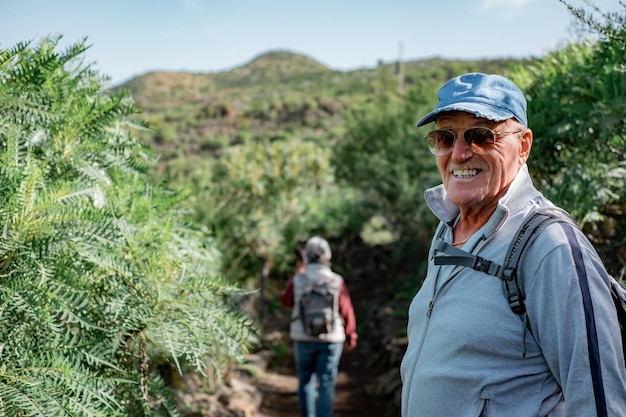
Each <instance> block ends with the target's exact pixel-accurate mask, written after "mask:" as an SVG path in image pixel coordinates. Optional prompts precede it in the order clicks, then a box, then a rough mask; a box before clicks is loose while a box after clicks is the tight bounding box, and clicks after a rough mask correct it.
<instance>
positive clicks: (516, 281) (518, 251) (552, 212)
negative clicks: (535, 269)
mask: <svg viewBox="0 0 626 417" xmlns="http://www.w3.org/2000/svg"><path fill="white" fill-rule="evenodd" d="M554 222H566V223H569V224H571V225H572V226H574V227H578V226H577V225H576V223H575V222H574V220H573V219H572V218H571V217H570V215H569V214H568V213H567V212H566V211H565V210H563V209H560V208H558V207H545V208H540V209H538V210H537V211H536V212H534V213H533V215H531V216H530V217H529V218H528V219H527V220H526V221H525V222H524V223H523V224H522V225H521V226H520V228H519V229H518V231H517V233H516V234H515V238H514V239H513V240H512V241H511V243H510V245H509V248H508V250H507V252H506V256H505V258H504V266H502V265H499V264H496V263H495V262H492V261H489V260H487V259H484V258H481V257H480V256H476V255H472V254H470V253H469V252H466V251H464V250H462V249H458V248H455V247H454V246H452V245H450V244H448V243H445V242H444V241H443V239H442V237H443V228H442V229H441V230H440V232H439V235H438V238H437V239H436V241H435V242H434V250H435V252H440V253H443V254H444V255H437V256H435V257H434V262H435V265H461V266H465V267H470V268H472V269H475V270H477V271H481V272H484V273H487V274H490V275H494V276H496V277H498V278H500V279H501V280H502V286H503V289H504V293H505V295H506V297H507V299H508V302H509V306H510V307H511V310H513V312H514V313H516V314H518V315H519V316H520V317H521V318H522V321H523V322H524V326H525V328H529V324H528V319H527V317H526V306H525V304H524V300H525V299H526V296H525V294H524V282H523V278H524V277H523V274H521V273H519V271H518V263H519V261H520V259H521V258H522V255H523V254H524V250H525V249H526V248H527V247H529V246H530V245H531V244H532V243H533V242H534V240H535V239H536V238H537V236H539V234H540V233H541V232H542V231H543V230H544V229H545V228H546V227H547V226H548V225H549V224H552V223H554ZM576 268H577V270H578V269H579V268H584V265H576ZM580 272H581V271H579V273H580ZM610 280H611V283H610V285H611V288H610V290H611V298H612V299H613V303H614V304H615V309H616V311H617V320H618V323H619V328H620V334H621V338H622V350H623V355H624V361H626V285H625V284H623V283H619V282H617V280H615V279H614V278H613V277H612V276H610Z"/></svg>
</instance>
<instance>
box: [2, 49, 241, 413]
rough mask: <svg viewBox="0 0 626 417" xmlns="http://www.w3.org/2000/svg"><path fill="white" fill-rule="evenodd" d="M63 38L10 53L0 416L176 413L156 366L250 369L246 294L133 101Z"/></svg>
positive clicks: (5, 66) (6, 55)
mask: <svg viewBox="0 0 626 417" xmlns="http://www.w3.org/2000/svg"><path fill="white" fill-rule="evenodd" d="M57 43H58V38H57V39H46V40H43V41H42V42H41V43H40V44H39V45H37V46H36V47H31V46H30V45H29V44H18V45H16V46H15V47H13V48H11V49H7V50H1V51H0V79H2V82H1V83H0V145H1V146H0V189H1V190H2V192H1V193H0V199H1V201H0V222H1V224H2V236H1V238H0V398H2V401H0V414H2V415H7V416H22V415H24V416H26V415H28V416H46V417H49V416H65V415H67V416H70V415H71V416H78V415H80V416H103V415H106V416H123V415H133V416H157V415H176V414H177V412H176V409H175V407H174V406H173V401H172V399H171V393H170V392H169V391H168V389H167V388H166V387H164V385H163V383H162V381H161V379H160V377H159V376H158V374H157V373H156V370H155V366H156V365H158V364H160V363H162V362H163V361H166V362H170V363H172V364H175V365H176V366H177V367H178V369H179V370H181V371H182V369H183V368H186V367H191V368H192V369H195V370H196V371H198V372H207V371H209V370H210V369H211V366H215V367H217V368H219V367H220V366H221V362H222V361H224V360H226V359H227V358H239V357H240V356H241V354H242V349H244V348H245V346H246V344H247V339H248V336H249V332H250V326H249V324H248V323H247V321H246V319H245V318H244V317H243V316H242V315H241V314H240V313H238V312H237V310H236V309H235V308H234V307H233V305H232V301H231V300H232V299H233V296H235V295H239V294H241V290H240V289H238V288H235V287H232V286H229V285H227V284H226V283H225V282H224V281H223V280H222V279H221V278H219V253H218V252H217V251H216V248H215V245H214V243H213V241H212V239H211V236H210V235H209V234H208V233H207V232H206V231H205V230H203V229H202V228H200V227H198V226H197V225H195V224H193V223H191V222H189V221H188V220H186V219H188V218H189V215H188V213H185V212H184V211H182V209H181V207H182V204H181V203H182V201H181V197H180V196H179V195H178V194H177V193H176V192H173V191H172V190H167V189H165V188H163V187H162V186H160V185H153V184H150V182H149V176H148V172H149V170H150V168H151V166H152V165H153V161H152V160H151V157H150V154H149V152H147V150H146V149H145V148H143V147H142V146H140V145H139V144H138V143H137V142H136V141H135V140H134V139H133V137H132V136H131V135H130V128H132V127H133V124H131V123H130V122H129V119H128V117H129V116H130V115H132V114H134V113H136V112H137V111H138V109H137V108H136V107H135V105H134V104H133V102H132V100H131V99H130V97H129V96H128V94H127V93H125V92H121V93H117V94H107V93H104V92H103V90H102V85H103V84H104V82H105V81H106V78H104V77H101V76H99V75H98V74H97V73H94V72H92V71H91V70H90V67H89V66H85V65H83V64H82V61H81V60H80V58H81V55H82V53H83V52H84V51H85V49H86V46H85V44H84V42H81V43H78V44H76V45H72V46H70V47H69V48H67V49H66V50H65V51H64V52H61V53H59V52H57V51H56V46H57ZM138 127H141V126H138Z"/></svg>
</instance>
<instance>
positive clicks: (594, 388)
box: [400, 73, 626, 417]
mask: <svg viewBox="0 0 626 417" xmlns="http://www.w3.org/2000/svg"><path fill="white" fill-rule="evenodd" d="M438 98H439V103H438V104H437V106H436V107H435V109H434V110H433V111H432V112H430V113H428V114H427V115H426V116H424V117H423V118H422V119H421V120H419V121H418V122H417V126H423V125H426V124H428V123H431V122H434V123H435V124H436V130H433V131H431V132H430V133H429V134H428V135H427V136H426V142H427V145H428V147H429V149H430V151H431V152H432V153H433V154H434V156H435V157H436V158H437V165H438V167H439V172H440V174H441V178H442V182H443V184H441V185H439V186H437V187H434V188H431V189H428V190H426V192H425V199H426V202H427V203H428V205H429V207H430V209H431V210H432V211H433V213H434V214H435V216H437V217H438V218H439V220H440V224H439V228H438V231H437V233H436V235H435V239H433V246H432V247H431V251H430V254H429V263H428V272H427V276H426V278H425V280H424V283H423V284H422V287H421V289H420V290H419V291H418V293H417V295H416V296H415V298H414V299H413V301H412V303H411V306H410V308H409V319H408V327H407V331H408V347H407V351H406V353H405V355H404V357H403V360H402V364H401V369H400V371H401V377H402V383H403V387H402V416H403V417H424V416H428V417H450V416H454V417H465V416H467V417H475V416H489V417H511V416H515V417H545V416H549V417H556V416H566V417H592V416H598V417H599V416H626V376H625V372H624V358H623V355H622V344H621V340H620V332H619V327H618V322H617V318H616V310H615V307H614V305H613V303H612V300H611V295H610V291H609V287H610V281H609V276H608V274H607V272H606V270H605V268H604V266H603V265H602V262H601V260H600V259H599V257H598V255H597V254H596V252H595V250H594V248H593V247H592V245H591V243H590V242H589V241H588V239H587V238H586V237H585V235H584V234H583V233H582V232H581V231H580V230H579V229H578V228H576V227H572V225H570V224H565V223H552V224H550V225H549V226H547V227H546V228H545V229H544V230H543V232H541V234H539V236H538V238H537V239H536V240H535V241H534V243H533V244H532V245H531V246H530V247H528V248H527V249H526V251H525V256H524V257H523V258H522V260H521V264H520V269H519V270H520V271H521V273H522V274H523V275H524V288H525V292H526V299H525V305H526V315H525V316H520V315H518V314H515V313H514V312H513V311H512V309H511V306H510V305H509V302H508V300H507V298H506V297H505V296H504V293H503V286H502V285H503V284H502V281H501V280H500V279H498V278H496V277H494V276H492V275H488V274H486V273H484V272H481V271H480V270H476V269H473V267H466V266H459V265H437V264H436V263H435V259H434V258H435V252H436V251H435V250H434V246H435V245H434V244H435V243H436V242H435V241H436V240H437V239H438V237H439V236H440V237H441V239H442V240H443V241H444V242H446V243H447V245H449V246H447V247H448V248H450V247H451V246H453V247H456V248H457V249H462V250H463V251H465V252H466V253H468V254H474V255H479V256H480V257H481V258H484V259H485V260H489V261H493V262H496V263H498V264H499V265H503V264H504V263H505V259H504V257H505V252H506V250H507V247H508V246H509V243H510V241H511V240H512V239H513V237H514V236H515V234H516V231H517V229H518V227H519V226H520V225H521V224H522V223H523V222H524V220H526V219H527V218H528V217H529V216H530V215H531V214H532V213H533V212H534V211H536V210H537V209H538V208H540V207H550V206H552V207H554V206H553V204H552V203H551V202H550V201H548V200H547V199H546V198H545V197H543V195H542V194H541V193H540V192H539V191H538V190H537V189H536V188H535V187H534V186H533V184H532V181H531V177H530V175H529V172H528V167H527V165H526V161H527V159H528V156H529V154H530V149H531V145H532V142H533V134H532V132H531V130H530V129H529V128H528V126H527V118H526V117H527V116H526V99H525V98H524V95H523V93H522V91H520V89H519V88H518V87H517V86H516V85H515V84H513V83H512V82H511V81H510V80H508V79H506V78H504V77H501V76H499V75H485V74H479V73H470V74H464V75H461V76H459V77H456V78H454V79H452V80H450V81H448V82H447V83H446V84H444V85H443V86H442V87H441V88H440V90H439V93H438ZM546 111H548V109H546ZM416 146H417V145H416ZM479 269H480V268H479ZM525 324H526V325H525Z"/></svg>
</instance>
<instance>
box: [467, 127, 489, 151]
mask: <svg viewBox="0 0 626 417" xmlns="http://www.w3.org/2000/svg"><path fill="white" fill-rule="evenodd" d="M463 136H464V138H465V142H466V143H467V144H468V146H470V148H472V150H475V149H478V150H485V149H486V148H488V147H490V146H491V145H493V143H494V141H495V138H494V136H493V132H492V131H491V130H490V129H487V128H486V127H473V128H471V129H467V130H466V131H465V134H464V135H463Z"/></svg>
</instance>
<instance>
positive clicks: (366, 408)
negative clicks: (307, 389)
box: [255, 351, 397, 417]
mask: <svg viewBox="0 0 626 417" xmlns="http://www.w3.org/2000/svg"><path fill="white" fill-rule="evenodd" d="M373 383H374V381H373V378H372V376H371V375H368V374H367V369H366V367H365V366H364V364H363V360H362V358H361V357H360V353H359V352H357V351H353V352H344V354H343V356H342V358H341V363H340V364H339V374H338V376H337V386H336V390H335V407H334V413H333V417H370V416H371V417H392V416H394V415H397V411H396V409H395V408H394V407H392V406H391V407H390V406H389V401H388V400H386V399H385V398H382V397H377V396H374V395H372V394H370V393H368V389H367V387H368V386H369V385H371V384H373ZM255 385H257V387H258V388H259V390H260V391H261V392H262V393H263V404H262V406H261V412H262V413H264V414H265V415H267V416H268V417H299V414H298V394H297V388H298V380H297V378H296V376H295V371H294V370H293V368H292V367H288V366H286V367H282V368H280V369H275V370H272V371H268V372H267V373H266V374H265V375H264V377H263V378H261V379H259V380H258V381H257V383H256V384H255Z"/></svg>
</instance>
